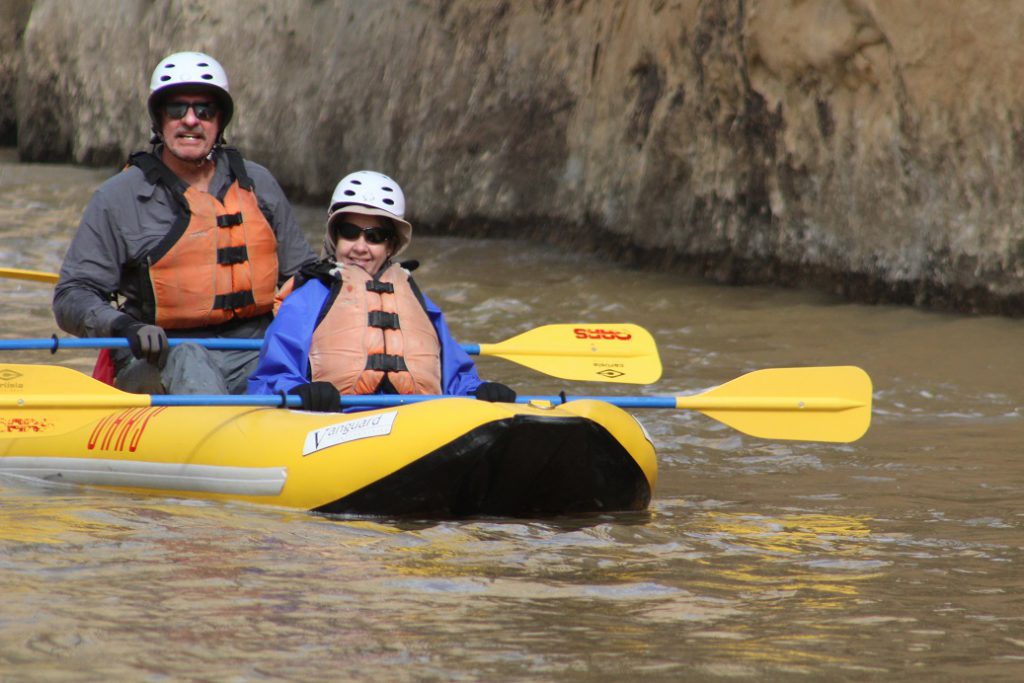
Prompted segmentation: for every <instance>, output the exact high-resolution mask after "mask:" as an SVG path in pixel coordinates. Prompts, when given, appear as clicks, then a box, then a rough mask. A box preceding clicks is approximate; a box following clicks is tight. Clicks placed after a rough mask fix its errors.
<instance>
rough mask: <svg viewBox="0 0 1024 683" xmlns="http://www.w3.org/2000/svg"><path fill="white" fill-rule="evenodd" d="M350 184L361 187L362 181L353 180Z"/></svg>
mask: <svg viewBox="0 0 1024 683" xmlns="http://www.w3.org/2000/svg"><path fill="white" fill-rule="evenodd" d="M352 184H353V185H362V184H363V181H362V180H353V181H352Z"/></svg>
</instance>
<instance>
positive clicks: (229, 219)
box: [217, 211, 242, 228]
mask: <svg viewBox="0 0 1024 683" xmlns="http://www.w3.org/2000/svg"><path fill="white" fill-rule="evenodd" d="M241 224H242V212H241V211H239V212H238V213H225V214H221V215H220V216H217V227H218V228H233V227H235V226H236V225H241Z"/></svg>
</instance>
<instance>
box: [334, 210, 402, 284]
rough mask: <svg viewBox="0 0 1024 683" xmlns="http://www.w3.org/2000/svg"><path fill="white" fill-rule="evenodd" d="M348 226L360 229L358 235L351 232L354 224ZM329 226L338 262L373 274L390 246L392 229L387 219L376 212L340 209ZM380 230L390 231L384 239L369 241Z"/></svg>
mask: <svg viewBox="0 0 1024 683" xmlns="http://www.w3.org/2000/svg"><path fill="white" fill-rule="evenodd" d="M346 224H347V225H346ZM349 226H356V227H358V228H359V229H360V231H359V233H358V235H353V234H352V233H353V232H354V228H352V227H349ZM374 228H376V229H377V230H374ZM333 229H334V235H335V237H336V239H335V241H334V256H335V259H336V260H337V261H338V263H342V264H344V265H346V266H359V267H360V268H362V269H363V270H365V271H366V272H367V273H369V274H370V275H376V274H377V271H378V270H380V267H381V266H382V265H384V262H385V261H387V260H388V257H389V256H391V253H392V251H393V250H394V243H395V240H394V234H393V229H392V228H391V226H390V225H389V223H388V221H386V220H385V219H383V218H381V217H380V216H367V215H365V214H361V213H344V214H342V215H341V216H339V217H338V218H337V219H335V223H334V228H333ZM367 230H369V231H370V232H369V235H370V239H369V240H367V234H368V233H367V232H366V231H367ZM381 230H383V231H386V232H390V233H392V237H391V239H389V240H386V241H384V242H379V243H378V244H374V243H373V242H374V241H376V239H378V237H377V236H378V235H379V234H380V232H379V231H381Z"/></svg>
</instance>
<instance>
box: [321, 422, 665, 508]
mask: <svg viewBox="0 0 1024 683" xmlns="http://www.w3.org/2000/svg"><path fill="white" fill-rule="evenodd" d="M650 500H651V489H650V486H649V484H648V482H647V478H646V477H645V476H644V473H643V470H641V469H640V466H639V465H637V463H636V461H635V460H634V459H633V457H632V456H631V455H630V454H629V453H628V452H627V451H626V449H625V448H624V447H623V446H622V445H621V444H620V443H619V442H618V441H617V440H616V439H615V438H613V437H612V435H611V434H609V433H608V431H607V430H606V429H605V428H604V427H602V426H600V425H599V424H597V423H595V422H593V421H591V420H588V419H586V418H582V417H581V418H578V419H577V418H546V417H540V416H523V415H519V416H516V417H512V418H509V419H506V420H497V421H495V422H490V423H487V424H485V425H481V426H480V427H478V428H476V429H474V430H473V431H471V432H468V433H467V434H464V435H463V436H461V437H459V438H458V439H456V440H454V441H452V442H451V443H448V444H446V445H445V446H443V447H442V448H439V449H437V450H436V451H434V452H432V453H429V454H427V455H425V456H423V457H422V458H419V459H418V460H416V461H415V462H413V463H410V464H409V465H407V466H406V467H403V468H402V469H400V470H397V471H395V472H393V473H392V474H390V475H388V476H386V477H384V478H382V479H380V480H378V481H376V482H374V483H373V484H371V485H369V486H367V487H365V488H363V489H361V490H359V491H356V492H354V493H352V494H350V495H348V496H345V497H344V498H341V499H339V500H336V501H334V502H333V503H329V504H327V505H324V506H322V507H320V508H318V509H317V510H316V512H321V513H328V514H354V515H382V516H397V517H405V516H417V517H473V516H500V517H540V516H550V515H562V514H579V513H593V512H613V511H623V510H643V509H645V508H646V507H647V505H648V504H649V503H650Z"/></svg>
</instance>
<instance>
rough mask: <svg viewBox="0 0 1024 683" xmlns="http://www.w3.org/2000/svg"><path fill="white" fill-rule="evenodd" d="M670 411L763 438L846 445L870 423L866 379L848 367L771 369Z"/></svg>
mask: <svg viewBox="0 0 1024 683" xmlns="http://www.w3.org/2000/svg"><path fill="white" fill-rule="evenodd" d="M676 407H677V408H684V409H689V410H698V411H700V412H702V413H704V414H705V415H707V416H708V417H711V418H714V419H715V420H718V421H719V422H722V423H724V424H727V425H729V426H730V427H733V428H734V429H738V430H739V431H741V432H744V433H745V434H750V435H751V436H758V437H762V438H765V439H796V440H801V441H835V442H841V443H846V442H849V441H856V440H857V439H859V438H860V437H862V436H863V435H864V433H865V432H866V431H867V430H868V426H869V425H870V424H871V378H870V377H868V374H867V373H866V372H864V371H863V370H861V369H860V368H857V367H852V366H831V367H810V368H771V369H768V370H758V371H756V372H751V373H749V374H746V375H743V376H742V377H737V378H736V379H734V380H732V381H731V382H727V383H725V384H723V385H722V386H720V387H716V388H714V389H711V390H709V391H705V392H704V393H702V394H696V395H694V396H679V397H677V398H676Z"/></svg>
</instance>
